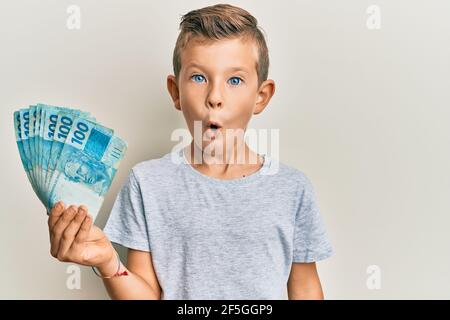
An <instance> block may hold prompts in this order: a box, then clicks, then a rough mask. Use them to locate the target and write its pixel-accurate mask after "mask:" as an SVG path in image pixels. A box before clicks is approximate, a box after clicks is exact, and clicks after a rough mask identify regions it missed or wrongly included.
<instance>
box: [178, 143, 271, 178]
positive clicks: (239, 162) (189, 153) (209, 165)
mask: <svg viewBox="0 0 450 320" xmlns="http://www.w3.org/2000/svg"><path fill="white" fill-rule="evenodd" d="M185 151H186V152H185V154H186V159H187V160H188V162H189V164H191V166H192V167H193V168H194V169H196V170H198V171H200V172H202V173H204V174H206V175H208V176H211V177H218V178H225V179H227V178H228V179H233V178H237V177H243V176H248V175H250V174H252V173H254V172H256V171H258V170H259V169H260V168H261V166H262V164H263V159H262V157H261V156H260V155H258V154H257V153H255V152H254V151H252V150H251V149H250V148H249V147H248V145H247V144H246V143H244V145H243V146H242V147H239V148H238V147H237V145H236V144H235V145H234V146H233V149H232V150H228V151H227V153H228V155H229V156H228V157H226V156H225V155H224V154H218V155H216V154H215V155H213V156H212V157H209V158H208V157H207V156H206V155H205V153H204V151H203V150H201V148H199V146H197V145H196V144H195V143H194V140H192V142H191V144H190V145H189V146H188V147H186V149H185Z"/></svg>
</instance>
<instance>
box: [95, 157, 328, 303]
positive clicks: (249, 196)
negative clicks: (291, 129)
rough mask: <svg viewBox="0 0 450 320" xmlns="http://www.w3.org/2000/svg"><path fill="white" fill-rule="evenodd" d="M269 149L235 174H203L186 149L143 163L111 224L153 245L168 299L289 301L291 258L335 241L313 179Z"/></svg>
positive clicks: (319, 254) (116, 232)
mask: <svg viewBox="0 0 450 320" xmlns="http://www.w3.org/2000/svg"><path fill="white" fill-rule="evenodd" d="M263 157H264V164H263V166H262V167H261V168H260V169H259V170H258V171H257V172H255V173H253V174H251V175H249V176H247V177H242V178H237V179H232V180H222V179H216V178H212V177H208V176H206V175H204V174H202V173H200V172H199V171H197V170H196V169H194V168H193V167H192V166H191V165H190V164H189V163H188V162H187V161H186V158H185V156H184V153H183V151H182V150H178V151H173V152H171V153H168V154H166V155H165V156H163V157H162V158H159V159H153V160H148V161H144V162H141V163H139V164H137V165H136V166H134V167H133V169H132V170H131V172H130V175H129V177H128V179H127V180H126V181H125V183H124V184H123V186H122V188H121V190H120V192H119V195H118V197H117V199H116V202H115V204H114V206H113V209H112V211H111V215H110V217H109V219H108V221H107V224H106V226H105V228H104V232H105V233H106V235H107V236H108V237H109V239H110V240H111V241H112V242H115V243H118V244H120V245H122V246H124V247H127V248H131V249H136V250H142V251H147V252H151V254H152V259H153V265H154V269H155V272H156V276H157V278H158V281H159V283H160V285H161V288H162V299H202V300H203V299H205V300H206V299H210V300H211V299H257V300H262V299H283V298H284V297H285V296H286V286H287V281H288V278H289V273H290V270H291V266H292V263H294V262H314V261H319V260H323V259H325V258H328V257H330V256H331V255H332V254H333V249H332V247H331V245H330V242H329V241H328V237H327V235H326V232H325V228H324V224H323V222H322V219H321V216H320V212H319V207H318V205H317V202H316V198H315V195H314V190H313V187H312V185H311V182H310V181H309V179H308V178H307V177H306V176H305V174H303V173H302V172H301V171H299V170H296V169H294V168H291V167H289V166H287V165H284V164H282V163H280V162H275V160H274V159H272V158H270V157H269V156H267V155H263ZM274 168H275V169H276V170H273V169H274Z"/></svg>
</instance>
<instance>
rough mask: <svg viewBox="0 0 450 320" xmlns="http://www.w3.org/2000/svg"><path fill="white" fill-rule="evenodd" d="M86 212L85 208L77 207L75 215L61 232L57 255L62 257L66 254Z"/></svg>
mask: <svg viewBox="0 0 450 320" xmlns="http://www.w3.org/2000/svg"><path fill="white" fill-rule="evenodd" d="M86 214H87V213H86V210H83V209H82V208H79V209H78V212H77V213H76V214H75V217H74V218H73V219H72V221H71V222H70V223H69V225H68V226H67V228H66V229H65V230H64V232H63V234H62V237H61V242H60V244H59V250H58V255H61V256H63V257H65V256H66V254H67V252H68V251H69V249H70V247H71V246H72V243H73V241H74V240H75V236H76V235H77V233H78V230H79V229H80V226H81V224H82V223H83V221H84V218H86Z"/></svg>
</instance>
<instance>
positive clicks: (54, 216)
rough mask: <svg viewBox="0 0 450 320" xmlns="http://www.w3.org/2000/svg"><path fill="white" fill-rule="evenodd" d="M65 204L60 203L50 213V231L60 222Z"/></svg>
mask: <svg viewBox="0 0 450 320" xmlns="http://www.w3.org/2000/svg"><path fill="white" fill-rule="evenodd" d="M64 209H65V206H64V202H62V201H59V202H57V203H56V204H55V205H54V206H53V208H52V210H51V211H50V215H49V217H48V227H49V229H52V228H53V226H54V225H55V223H56V221H58V219H59V218H60V217H61V215H62V214H63V213H64Z"/></svg>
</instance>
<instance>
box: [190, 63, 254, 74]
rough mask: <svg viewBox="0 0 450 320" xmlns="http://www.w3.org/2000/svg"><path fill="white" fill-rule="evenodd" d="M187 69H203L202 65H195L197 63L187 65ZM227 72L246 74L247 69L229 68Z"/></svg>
mask: <svg viewBox="0 0 450 320" xmlns="http://www.w3.org/2000/svg"><path fill="white" fill-rule="evenodd" d="M189 68H199V69H203V68H204V67H203V66H202V65H200V64H197V63H189V64H188V65H187V66H186V69H189ZM228 70H229V71H242V72H245V73H248V71H247V69H245V68H243V67H231V68H228Z"/></svg>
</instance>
